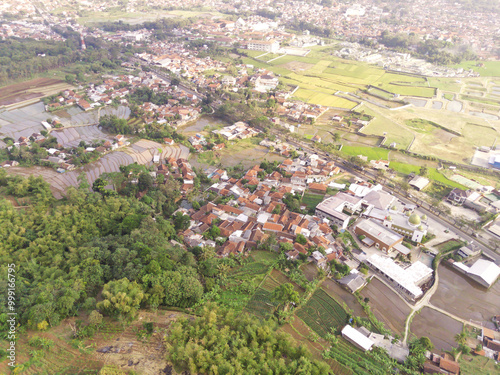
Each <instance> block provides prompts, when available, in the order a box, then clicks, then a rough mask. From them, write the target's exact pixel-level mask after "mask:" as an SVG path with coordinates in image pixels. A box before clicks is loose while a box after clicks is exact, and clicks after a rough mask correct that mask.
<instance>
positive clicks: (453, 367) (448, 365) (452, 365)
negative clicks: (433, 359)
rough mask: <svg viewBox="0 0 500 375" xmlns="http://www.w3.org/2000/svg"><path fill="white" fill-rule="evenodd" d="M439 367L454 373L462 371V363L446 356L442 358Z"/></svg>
mask: <svg viewBox="0 0 500 375" xmlns="http://www.w3.org/2000/svg"><path fill="white" fill-rule="evenodd" d="M439 367H440V368H442V369H443V370H446V371H448V372H451V373H452V374H458V373H459V372H460V365H459V364H458V362H455V361H451V360H449V359H445V358H441V361H439Z"/></svg>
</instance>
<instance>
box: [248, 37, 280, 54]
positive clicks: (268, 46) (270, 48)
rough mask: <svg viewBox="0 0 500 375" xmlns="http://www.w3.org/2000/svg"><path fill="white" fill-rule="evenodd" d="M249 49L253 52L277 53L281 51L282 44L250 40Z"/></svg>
mask: <svg viewBox="0 0 500 375" xmlns="http://www.w3.org/2000/svg"><path fill="white" fill-rule="evenodd" d="M247 48H248V49H250V50H252V51H263V52H271V53H276V52H278V50H279V49H280V44H279V43H278V42H277V41H275V40H249V41H248V43H247Z"/></svg>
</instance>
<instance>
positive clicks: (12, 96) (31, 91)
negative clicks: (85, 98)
mask: <svg viewBox="0 0 500 375" xmlns="http://www.w3.org/2000/svg"><path fill="white" fill-rule="evenodd" d="M69 88H73V86H72V85H70V84H69V83H67V82H65V81H62V80H59V79H53V78H36V79H33V80H31V81H26V82H22V83H16V84H13V85H9V86H5V87H2V88H1V89H0V107H2V106H8V105H12V104H16V103H21V102H24V101H27V100H31V99H40V98H43V97H45V96H49V95H53V94H56V93H58V92H60V91H63V90H66V89H69Z"/></svg>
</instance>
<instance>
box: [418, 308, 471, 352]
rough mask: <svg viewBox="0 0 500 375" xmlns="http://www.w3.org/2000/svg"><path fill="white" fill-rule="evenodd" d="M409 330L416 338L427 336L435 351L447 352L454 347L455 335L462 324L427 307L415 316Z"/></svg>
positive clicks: (455, 344)
mask: <svg viewBox="0 0 500 375" xmlns="http://www.w3.org/2000/svg"><path fill="white" fill-rule="evenodd" d="M410 330H411V332H412V333H414V334H415V335H417V336H418V337H421V336H427V337H429V338H430V339H431V342H432V343H433V344H434V347H435V350H437V351H442V352H444V351H448V350H451V349H452V347H456V346H457V343H456V342H455V339H454V337H455V335H456V334H457V333H460V331H461V330H462V323H460V322H457V321H456V320H454V319H452V318H450V317H448V316H447V315H444V314H442V313H440V312H438V311H436V310H432V309H430V308H429V307H424V308H423V309H422V311H421V312H420V313H418V314H416V315H415V316H414V318H413V321H412V323H411V327H410Z"/></svg>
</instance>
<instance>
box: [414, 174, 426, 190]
mask: <svg viewBox="0 0 500 375" xmlns="http://www.w3.org/2000/svg"><path fill="white" fill-rule="evenodd" d="M410 185H412V186H415V187H416V188H417V189H419V190H422V189H423V188H424V187H426V186H427V185H429V180H428V179H426V178H425V177H422V176H415V177H414V178H413V179H412V180H411V181H410Z"/></svg>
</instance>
